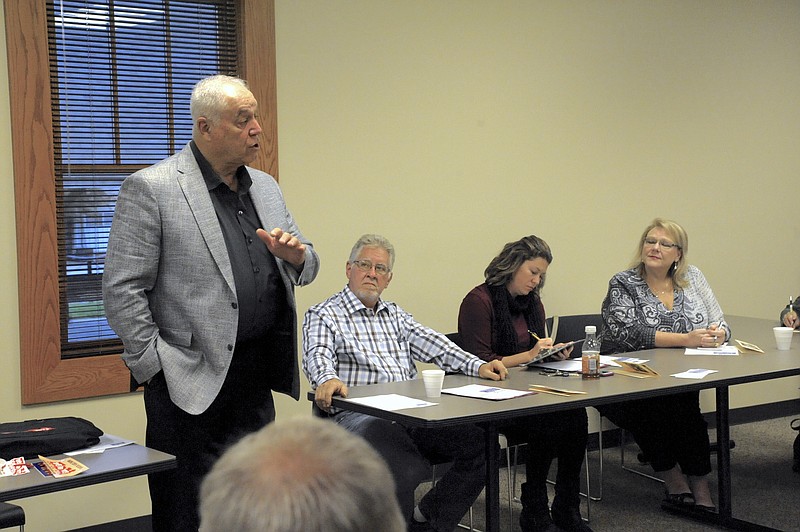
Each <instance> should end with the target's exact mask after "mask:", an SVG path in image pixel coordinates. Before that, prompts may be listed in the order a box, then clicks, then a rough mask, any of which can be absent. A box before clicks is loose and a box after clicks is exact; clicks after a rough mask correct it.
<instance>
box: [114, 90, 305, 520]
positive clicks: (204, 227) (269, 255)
mask: <svg viewBox="0 0 800 532" xmlns="http://www.w3.org/2000/svg"><path fill="white" fill-rule="evenodd" d="M256 110H257V102H256V100H255V98H254V97H253V94H252V93H251V92H250V90H249V89H248V88H247V85H246V83H245V82H244V81H243V80H240V79H238V78H233V77H229V76H212V77H210V78H206V79H204V80H202V81H200V82H199V83H198V84H197V85H196V86H195V88H194V90H193V92H192V97H191V112H192V121H193V124H194V126H193V130H192V141H191V142H190V143H189V144H188V145H187V146H186V147H185V148H184V149H183V150H182V151H181V152H179V153H177V154H176V155H173V156H172V157H169V158H168V159H166V160H164V161H161V162H160V163H157V164H155V165H153V166H151V167H149V168H146V169H144V170H140V171H138V172H136V173H134V174H133V175H131V176H129V177H128V178H127V179H125V181H124V182H123V184H122V187H121V189H120V192H119V198H118V199H117V205H116V211H115V213H114V221H113V223H112V226H111V233H110V235H109V240H108V251H107V255H106V262H105V272H104V275H103V299H104V303H105V309H106V315H107V317H108V322H109V324H110V325H111V327H112V328H113V329H114V331H115V332H116V333H117V335H119V337H120V339H122V342H123V344H124V347H125V350H124V352H123V354H122V357H123V359H124V361H125V363H126V364H127V366H128V368H129V369H130V371H131V374H132V375H133V378H134V379H135V380H136V381H137V382H139V383H142V384H144V385H145V391H144V403H145V411H146V414H147V435H146V443H147V446H148V447H152V448H154V449H158V450H161V451H164V452H167V453H170V454H173V455H175V456H176V457H177V463H178V467H177V469H176V470H174V471H170V472H163V473H157V474H153V475H150V477H149V479H148V480H149V486H150V498H151V501H152V510H153V528H154V530H156V531H160V530H168V531H170V532H174V531H181V530H193V531H196V530H197V528H198V517H197V507H198V502H197V497H198V492H199V486H200V483H201V481H202V478H203V476H204V475H205V474H206V473H207V472H208V470H209V469H210V468H211V466H212V465H213V464H214V462H215V460H216V459H217V458H218V457H219V456H220V455H221V454H222V452H223V451H224V450H225V449H226V448H227V447H229V446H230V445H231V444H233V443H234V442H235V441H237V440H238V439H239V438H241V437H242V436H243V435H245V434H247V433H250V432H254V431H256V430H258V429H260V428H261V427H263V426H264V425H266V424H267V423H270V422H271V421H273V420H274V419H275V409H274V405H273V401H272V391H273V390H274V391H277V392H281V393H285V394H288V395H290V396H292V397H294V398H295V399H298V398H299V379H298V367H297V341H296V339H297V330H296V329H297V327H296V314H297V313H296V308H295V300H294V286H295V285H300V286H302V285H306V284H308V283H310V282H311V281H312V280H314V277H316V275H317V271H318V270H319V257H318V256H317V254H316V252H315V251H314V249H313V247H312V244H311V242H309V241H308V240H306V239H305V237H303V235H302V233H300V230H299V229H298V227H297V225H296V224H295V222H294V219H293V218H292V215H291V214H290V213H289V210H288V209H287V208H286V205H285V203H284V200H283V195H282V194H281V191H280V189H279V187H278V185H277V184H276V182H275V180H274V179H273V178H272V177H271V176H270V175H268V174H265V173H264V172H261V171H258V170H256V169H253V168H249V167H247V166H246V165H247V164H249V163H251V162H252V161H253V160H255V158H256V154H257V152H258V150H259V147H260V146H259V137H260V135H261V133H262V129H261V126H260V125H259V123H258V120H257V115H256ZM265 228H266V230H265Z"/></svg>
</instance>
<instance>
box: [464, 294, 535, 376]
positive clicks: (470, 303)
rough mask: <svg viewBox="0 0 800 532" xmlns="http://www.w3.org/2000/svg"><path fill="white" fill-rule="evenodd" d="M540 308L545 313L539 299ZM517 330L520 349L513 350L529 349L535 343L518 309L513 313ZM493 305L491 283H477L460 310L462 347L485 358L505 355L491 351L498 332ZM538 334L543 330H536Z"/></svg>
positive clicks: (496, 357)
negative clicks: (489, 284) (488, 284)
mask: <svg viewBox="0 0 800 532" xmlns="http://www.w3.org/2000/svg"><path fill="white" fill-rule="evenodd" d="M538 303H539V307H540V308H539V311H540V312H541V314H540V315H541V316H544V315H545V313H544V305H542V302H541V300H539V302H538ZM511 319H512V322H513V324H514V330H515V331H516V333H517V348H518V349H517V350H516V351H515V352H514V353H511V354H514V355H515V354H517V353H521V352H523V351H527V350H528V349H530V348H531V347H533V345H534V344H535V343H536V341H535V340H534V339H533V338H532V337H531V335H530V334H529V333H528V324H527V321H526V319H525V316H524V315H523V314H522V313H518V314H516V315H513V316H512V317H511ZM494 321H495V318H494V306H493V305H492V296H491V295H490V294H489V287H488V286H486V283H483V284H481V285H478V286H476V287H475V288H473V289H472V290H470V292H469V293H468V294H467V295H466V296H465V297H464V300H463V301H462V302H461V308H460V309H459V311H458V334H459V336H460V337H461V340H460V342H461V348H462V349H464V350H465V351H468V352H470V353H472V354H473V355H475V356H477V357H480V358H482V359H483V360H486V361H487V362H488V361H490V360H499V359H501V358H503V356H502V355H498V354H497V353H495V352H494V351H492V341H493V340H494V335H495V324H494ZM534 332H535V333H536V334H538V335H539V336H543V335H544V331H534Z"/></svg>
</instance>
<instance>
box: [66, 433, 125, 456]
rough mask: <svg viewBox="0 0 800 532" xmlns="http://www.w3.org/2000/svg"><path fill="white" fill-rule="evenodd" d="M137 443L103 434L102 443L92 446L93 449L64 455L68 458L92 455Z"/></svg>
mask: <svg viewBox="0 0 800 532" xmlns="http://www.w3.org/2000/svg"><path fill="white" fill-rule="evenodd" d="M133 443H135V442H134V441H133V440H126V439H124V438H120V437H119V436H113V435H111V434H103V435H102V436H100V443H98V444H97V445H92V446H91V447H87V448H85V449H78V450H77V451H71V452H68V453H64V454H66V455H67V456H76V455H79V454H92V453H98V454H99V453H102V452H103V451H105V450H106V449H114V448H115V447H123V446H125V445H132V444H133Z"/></svg>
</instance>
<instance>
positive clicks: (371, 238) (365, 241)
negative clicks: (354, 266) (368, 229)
mask: <svg viewBox="0 0 800 532" xmlns="http://www.w3.org/2000/svg"><path fill="white" fill-rule="evenodd" d="M364 248H381V249H383V250H386V253H388V254H389V270H393V269H394V246H393V245H392V243H391V242H389V241H388V240H387V239H386V238H385V237H382V236H381V235H371V234H367V235H361V238H359V239H358V241H357V242H356V243H355V245H354V246H353V249H352V250H351V251H350V258H349V259H348V261H347V262H353V261H354V260H356V259H357V258H358V255H359V254H360V253H361V250H362V249H364Z"/></svg>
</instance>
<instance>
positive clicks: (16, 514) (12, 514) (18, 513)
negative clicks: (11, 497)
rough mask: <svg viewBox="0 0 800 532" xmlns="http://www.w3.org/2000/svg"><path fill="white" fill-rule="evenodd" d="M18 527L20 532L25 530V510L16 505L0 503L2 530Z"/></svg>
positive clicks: (0, 526) (0, 524)
mask: <svg viewBox="0 0 800 532" xmlns="http://www.w3.org/2000/svg"><path fill="white" fill-rule="evenodd" d="M12 526H18V527H19V530H20V532H23V531H24V530H25V510H23V509H22V508H21V507H19V506H17V505H16V504H11V503H9V502H0V528H11V527H12Z"/></svg>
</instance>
